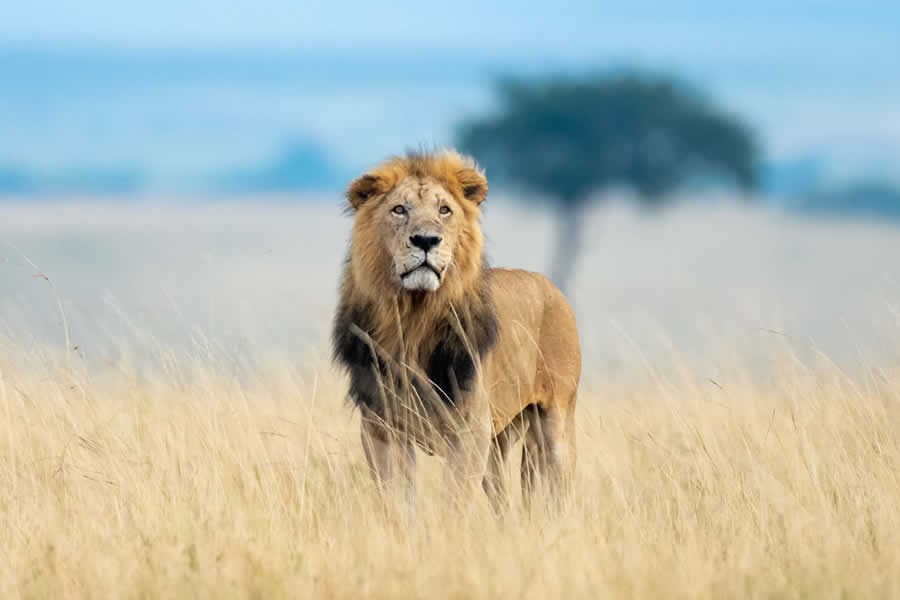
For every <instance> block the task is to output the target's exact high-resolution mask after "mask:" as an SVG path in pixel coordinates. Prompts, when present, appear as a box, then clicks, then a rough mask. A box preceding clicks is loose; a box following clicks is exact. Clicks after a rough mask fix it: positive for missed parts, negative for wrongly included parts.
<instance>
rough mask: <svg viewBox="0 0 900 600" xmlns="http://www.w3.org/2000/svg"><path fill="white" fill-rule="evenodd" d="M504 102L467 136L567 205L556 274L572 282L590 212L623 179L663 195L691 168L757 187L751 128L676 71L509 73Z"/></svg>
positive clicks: (466, 144)
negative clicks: (532, 76)
mask: <svg viewBox="0 0 900 600" xmlns="http://www.w3.org/2000/svg"><path fill="white" fill-rule="evenodd" d="M497 92H498V96H499V100H500V110H499V112H498V113H497V114H495V115H493V116H488V117H484V118H480V119H475V120H472V121H469V122H465V123H463V124H462V125H461V126H460V128H459V145H460V146H461V147H462V148H463V149H464V150H466V151H467V152H469V153H471V154H473V155H474V156H476V157H477V158H478V159H479V160H480V162H482V164H484V165H485V166H486V167H487V168H488V170H489V171H491V172H493V173H494V174H496V175H499V177H500V178H501V179H508V180H510V181H512V182H516V183H520V184H524V186H525V187H527V188H530V189H531V190H533V191H534V192H537V193H538V194H540V195H542V196H545V197H548V198H551V199H552V200H553V201H555V202H556V203H557V205H558V207H559V208H560V209H561V210H559V211H558V213H559V215H560V228H559V233H558V242H557V247H556V251H555V257H554V260H553V267H552V270H551V278H552V279H553V280H554V282H555V283H556V284H557V285H558V286H559V287H560V288H561V289H562V290H563V291H565V290H566V287H567V285H568V282H569V279H570V277H571V274H572V269H573V266H574V263H575V260H576V258H577V254H578V252H579V250H580V239H581V235H582V223H583V222H584V219H583V217H584V212H585V208H586V207H587V205H588V203H589V202H590V201H591V200H592V199H596V198H598V197H602V194H601V193H600V192H603V191H604V189H605V188H609V187H611V186H614V185H619V186H627V187H630V188H632V189H633V190H634V191H635V192H636V198H637V199H638V200H639V201H640V202H642V203H645V204H658V203H661V202H663V201H665V200H666V199H667V198H668V197H670V194H669V192H671V191H672V190H673V189H674V188H675V187H677V186H678V185H679V184H682V183H683V182H684V181H685V180H686V179H687V178H689V177H701V178H702V177H711V178H719V179H723V180H724V181H726V182H728V183H729V184H734V185H737V186H738V187H740V188H743V189H745V190H749V189H753V188H754V187H755V186H756V178H757V162H758V151H757V147H756V143H755V141H754V139H753V136H752V135H751V133H750V131H749V130H748V128H747V127H746V126H745V125H743V124H742V123H741V122H739V121H738V120H737V119H735V118H733V117H731V116H729V115H728V114H726V113H724V112H722V111H720V110H718V109H717V108H715V107H713V106H712V105H710V104H709V103H708V102H707V101H706V100H705V99H704V98H703V97H702V96H701V95H700V94H698V93H696V92H695V91H694V90H693V89H691V88H690V87H688V86H687V85H685V84H682V83H680V82H679V81H677V80H674V79H670V78H666V77H654V76H648V75H641V74H635V73H626V74H617V75H605V76H604V75H598V76H592V77H587V78H568V77H554V78H549V79H539V80H522V79H505V80H501V81H500V82H499V84H498V86H497Z"/></svg>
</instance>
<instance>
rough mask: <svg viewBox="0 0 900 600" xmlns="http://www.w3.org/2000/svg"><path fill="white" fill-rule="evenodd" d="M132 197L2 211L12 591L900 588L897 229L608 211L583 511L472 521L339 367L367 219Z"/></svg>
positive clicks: (581, 431)
mask: <svg viewBox="0 0 900 600" xmlns="http://www.w3.org/2000/svg"><path fill="white" fill-rule="evenodd" d="M117 210H120V211H121V212H115V211H110V210H106V209H98V210H95V211H93V212H91V211H90V210H87V209H84V208H82V207H79V206H75V205H73V206H72V207H69V208H68V209H58V210H57V209H55V208H53V207H50V208H46V209H45V208H31V207H15V206H11V207H10V206H8V207H0V242H3V241H10V242H13V243H14V244H15V247H16V248H17V249H19V250H20V251H21V253H22V254H25V255H27V256H29V257H31V259H32V260H33V263H34V264H33V265H30V264H28V262H27V261H25V260H23V259H22V258H21V257H20V255H19V254H18V253H16V252H13V251H9V252H7V251H6V250H4V251H3V252H2V254H3V256H0V263H2V264H0V597H2V598H45V597H50V598H58V597H96V598H128V597H164V598H171V597H216V598H228V597H263V598H278V597H289V598H310V597H323V598H331V597H350V598H367V597H385V598H388V597H389V598H394V597H456V598H476V597H491V598H493V597H514V598H526V597H527V598H547V597H551V598H552V597H563V598H565V597H666V598H679V597H685V598H687V597H690V598H696V597H706V598H722V597H797V598H799V597H804V598H805V597H814V598H820V597H821V598H837V597H897V596H898V595H900V508H898V507H900V370H898V365H900V359H898V357H900V352H898V349H900V342H898V340H900V335H898V329H900V328H898V326H897V325H898V321H897V314H898V313H897V311H896V310H894V309H892V308H891V307H892V306H896V302H891V299H892V298H896V297H897V290H898V289H900V288H898V286H897V283H896V282H897V281H900V266H898V265H900V263H898V261H896V256H897V252H898V251H900V250H898V248H900V240H898V238H897V236H896V232H894V231H893V230H888V229H886V228H877V227H865V226H854V227H846V228H845V227H840V226H837V225H834V224H827V225H810V224H805V223H791V222H787V221H783V220H778V219H774V218H772V217H770V216H767V215H764V214H756V213H738V212H734V211H731V210H728V211H720V212H715V211H713V212H708V211H707V209H705V208H703V209H702V217H700V218H698V216H699V215H700V213H699V212H697V211H699V210H701V209H691V210H695V212H691V210H688V211H685V212H682V213H678V214H675V215H673V216H671V217H667V218H665V219H658V220H653V221H644V220H642V219H640V218H638V217H632V216H629V215H627V214H626V215H622V214H618V215H617V214H613V215H611V216H607V215H604V218H603V219H598V221H597V224H596V228H597V231H598V234H597V235H596V236H593V235H592V236H588V237H589V239H595V240H600V241H599V242H597V243H596V244H593V245H592V246H591V248H588V251H587V254H586V257H585V259H584V262H583V263H582V265H581V266H580V270H579V272H580V273H581V279H580V280H579V284H578V287H577V289H576V292H575V303H576V308H577V309H578V310H579V322H580V330H581V335H582V339H583V346H584V348H585V357H586V358H585V360H586V362H585V378H584V382H583V385H582V393H581V396H580V400H579V409H578V411H579V414H578V446H579V464H578V469H577V481H576V486H575V488H576V501H575V502H574V504H573V506H571V507H569V508H568V509H567V510H566V511H565V512H564V513H563V514H562V515H560V516H559V517H558V518H550V517H549V516H547V515H546V514H544V513H541V512H538V513H536V514H534V515H525V514H523V512H522V511H521V510H520V508H519V507H518V506H516V507H514V510H513V511H512V512H511V513H510V514H509V515H508V516H507V518H505V519H503V520H500V521H498V520H496V519H495V518H494V517H493V516H492V515H491V513H490V511H489V509H488V508H487V503H486V501H485V500H484V499H483V498H481V497H479V498H477V499H476V501H475V503H474V504H473V505H472V506H469V507H466V508H465V510H464V511H463V512H462V513H461V512H460V510H459V507H457V506H452V505H447V504H446V503H445V502H444V501H443V500H442V496H441V493H440V492H441V490H440V486H439V481H440V463H439V461H437V460H435V459H423V460H422V461H421V464H422V466H423V468H422V469H421V470H420V479H421V481H420V482H419V483H420V494H419V514H418V518H417V520H416V522H415V523H414V524H412V525H407V524H403V523H402V522H398V521H397V520H396V519H394V518H393V517H392V516H391V515H390V514H386V513H385V512H384V511H383V510H381V509H380V508H379V505H378V503H377V502H376V497H375V491H374V489H373V484H372V483H371V481H370V478H369V476H368V473H367V471H366V468H365V463H364V460H363V455H362V449H361V446H360V443H359V437H358V432H357V423H356V417H355V416H354V415H353V414H352V412H351V411H350V410H349V409H348V408H347V407H345V406H344V405H343V404H342V402H341V399H342V396H343V393H344V386H345V383H344V382H343V381H342V380H341V379H340V378H338V377H337V376H336V375H335V373H334V372H333V371H332V369H331V368H330V365H329V364H328V362H327V360H326V356H327V352H326V349H325V346H324V344H323V338H324V334H325V330H326V329H327V320H328V315H329V313H330V310H331V307H332V305H333V293H334V288H335V285H336V284H335V273H336V268H337V266H338V265H339V263H340V260H341V255H342V251H341V247H342V245H343V244H344V242H345V240H346V227H347V225H348V224H347V223H346V222H343V221H339V220H338V219H337V218H335V217H328V218H330V219H331V220H330V221H329V220H327V218H326V216H327V215H330V214H331V213H332V212H333V208H332V207H330V206H329V207H322V208H316V209H308V210H309V213H307V214H304V213H303V212H302V211H300V210H299V209H293V208H290V209H282V208H266V209H262V208H261V209H254V210H253V211H249V210H247V211H245V210H243V209H233V211H232V212H229V211H228V210H224V211H218V210H217V211H208V210H207V209H200V208H197V209H190V210H181V209H174V208H167V209H165V211H163V212H157V211H156V209H154V208H141V207H138V208H134V209H132V208H122V209H117ZM166 211H168V212H166ZM267 211H268V212H267ZM309 214H311V215H313V217H314V218H313V217H309V216H308V215H309ZM488 215H489V218H488V220H489V221H490V220H491V219H493V220H494V221H493V222H494V224H495V225H494V226H493V227H489V228H488V232H489V234H490V233H491V232H495V235H496V237H493V240H494V241H493V244H492V249H493V250H492V251H493V252H494V257H495V263H497V264H514V265H521V266H526V267H532V268H535V267H540V266H541V263H542V258H543V257H544V256H546V239H547V233H548V232H549V229H548V228H547V227H548V226H547V223H546V221H544V220H541V219H535V218H534V216H533V215H532V216H531V217H529V216H528V215H524V216H523V215H521V214H519V213H518V212H513V211H506V210H505V209H502V206H501V208H500V210H497V209H490V210H489V213H488ZM320 217H321V218H320ZM535 240H537V241H539V242H540V244H543V246H540V247H537V246H536V245H535V243H534V242H535ZM311 247H312V248H316V249H318V248H320V247H321V248H323V250H322V251H321V252H319V251H318V250H317V251H316V252H312V253H311V252H310V251H309V248H311ZM723 248H727V249H728V251H727V252H726V251H723ZM4 261H5V262H4ZM38 273H41V274H46V275H47V276H48V277H49V278H50V281H51V282H52V283H54V285H55V286H56V288H55V289H56V291H57V294H58V295H57V294H54V288H51V287H50V286H49V285H48V283H47V281H46V280H45V279H42V278H40V277H36V275H37V274H38ZM297 273H299V275H297ZM60 310H63V311H64V312H65V314H66V315H67V319H65V320H63V319H62V318H61V316H60V314H59V311H60ZM644 316H647V317H648V319H647V320H649V321H650V324H649V325H647V320H644ZM645 325H647V326H646V327H645ZM656 325H658V326H659V327H658V328H657V327H655V326H656ZM763 329H777V330H778V333H770V332H767V331H762V330H763ZM659 330H662V331H666V332H667V333H668V334H670V335H669V337H668V338H662V339H661V338H659V337H658V336H656V333H657V332H658V331H659ZM782 334H787V335H782ZM66 338H69V339H70V340H71V341H70V344H71V346H72V347H71V348H70V350H69V352H68V353H63V352H62V351H61V345H62V343H63V340H65V339H66ZM660 339H661V341H660ZM697 340H699V341H700V342H699V343H696V342H697ZM810 340H814V343H811V341H810ZM76 347H77V348H76ZM820 350H824V354H827V355H828V356H832V357H835V360H836V363H832V362H830V361H828V360H826V359H825V358H823V354H820V353H819V351H820ZM66 355H68V356H67V357H66ZM512 471H514V469H511V472H512Z"/></svg>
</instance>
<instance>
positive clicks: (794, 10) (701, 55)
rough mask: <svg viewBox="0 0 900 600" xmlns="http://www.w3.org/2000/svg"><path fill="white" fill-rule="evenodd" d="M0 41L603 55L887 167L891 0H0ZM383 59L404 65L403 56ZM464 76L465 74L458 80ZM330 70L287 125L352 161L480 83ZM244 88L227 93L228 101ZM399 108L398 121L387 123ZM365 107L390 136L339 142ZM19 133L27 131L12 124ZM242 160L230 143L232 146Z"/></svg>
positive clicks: (811, 144)
mask: <svg viewBox="0 0 900 600" xmlns="http://www.w3.org/2000/svg"><path fill="white" fill-rule="evenodd" d="M2 45H6V46H22V47H29V48H39V49H48V48H50V49H52V48H56V49H63V50H62V51H65V49H67V48H79V47H82V48H83V47H88V48H101V49H103V52H105V53H107V54H115V53H116V52H117V51H118V50H119V49H121V50H122V51H123V52H125V51H141V52H149V53H153V52H160V51H163V50H165V51H174V52H188V53H190V52H215V51H232V52H247V53H263V54H265V53H270V54H271V55H273V56H274V55H278V54H279V53H283V54H290V53H298V52H299V53H307V54H312V55H320V56H340V55H344V56H355V57H367V56H387V57H391V56H393V57H398V56H399V57H403V56H406V57H416V56H432V55H433V56H437V57H440V60H439V61H438V62H436V63H435V64H438V65H440V67H439V68H440V69H447V70H449V69H451V68H452V65H453V64H454V58H455V57H465V62H466V64H469V65H473V64H474V65H476V66H477V65H482V66H483V68H484V69H485V70H490V69H491V68H496V66H497V65H509V64H513V65H515V66H516V68H519V69H535V70H547V69H552V68H554V67H562V68H570V69H575V70H579V69H587V68H591V67H595V66H600V67H603V66H609V65H616V64H632V65H639V66H644V67H648V68H653V69H670V70H673V71H675V72H677V73H680V74H682V75H684V76H686V77H688V78H690V79H693V80H696V81H698V82H699V83H700V84H702V85H704V86H705V87H706V88H708V89H709V90H710V93H711V94H712V95H713V96H714V97H715V98H717V99H720V100H722V101H723V102H725V103H727V104H728V106H730V107H731V108H732V109H733V110H735V111H736V112H738V113H740V114H743V115H746V116H747V117H748V118H750V119H751V120H752V121H753V122H754V123H755V124H757V125H758V127H759V129H760V131H761V133H762V134H763V136H764V138H765V142H766V146H767V148H768V150H769V152H770V155H771V156H773V157H774V158H776V159H790V158H792V157H798V156H803V155H806V154H814V153H820V154H821V153H822V152H827V153H829V154H830V155H831V156H832V157H833V159H834V162H835V164H837V165H838V166H839V168H844V167H846V168H849V169H851V170H852V169H859V168H868V167H867V165H870V166H871V165H874V167H873V168H875V169H876V170H881V171H886V170H890V169H892V168H894V167H895V166H900V75H898V74H900V2H897V1H896V0H895V1H879V2H866V1H856V2H852V1H849V0H845V1H842V2H837V1H818V2H813V1H809V0H795V1H784V0H781V1H773V0H757V1H755V2H746V1H741V2H725V1H719V2H714V1H693V2H649V1H646V0H637V1H631V2H627V3H625V2H589V1H584V0H575V1H570V2H566V3H563V4H559V3H555V2H554V3H550V2H537V3H535V2H531V3H528V4H526V3H524V2H511V1H507V0H502V1H499V2H471V1H462V2H460V1H457V2H451V3H429V2H421V1H419V2H408V1H401V2H392V3H367V2H314V3H312V2H308V3H302V2H296V1H293V2H292V1H288V0H256V1H253V2H250V1H245V0H241V1H231V2H223V1H213V0H194V1H183V2H182V1H175V0H157V1H156V2H118V1H115V2H114V1H112V0H78V1H77V2H76V1H73V0H29V1H28V2H5V3H3V5H2V7H0V46H2ZM386 60H387V62H390V60H389V59H386ZM460 60H463V59H462V58H460ZM395 62H396V64H398V65H400V66H398V67H397V68H401V69H402V68H404V67H403V65H404V64H405V63H404V61H403V60H398V61H395ZM407 62H408V61H407ZM380 64H387V63H386V62H385V61H382V63H380ZM0 66H2V65H0ZM358 71H359V65H357V68H356V71H355V72H357V73H358ZM348 73H349V72H348ZM470 75H471V74H469V75H466V76H465V77H464V78H466V77H468V78H469V79H471V77H470ZM335 76H336V77H340V74H336V75H335ZM348 77H349V75H348ZM376 79H377V77H376ZM342 83H343V88H344V89H343V91H342V92H340V93H336V94H335V95H334V96H328V95H327V94H324V95H323V94H322V92H321V90H320V92H318V93H319V94H320V97H321V101H320V102H318V103H316V101H315V98H316V94H311V95H310V98H311V99H310V100H309V101H308V102H306V103H305V104H304V105H303V107H302V110H304V111H306V113H305V114H307V115H312V114H316V115H317V117H316V118H312V117H309V118H308V120H307V121H306V122H301V121H298V120H295V121H292V123H293V124H292V126H293V127H295V128H296V130H297V131H300V132H303V131H308V132H310V133H311V134H313V135H315V136H316V137H319V138H323V137H324V138H331V139H333V140H337V141H336V144H337V146H338V147H337V148H336V151H337V152H338V153H339V154H340V155H342V156H343V157H347V158H348V159H349V160H350V161H351V162H353V161H361V160H364V159H367V158H368V157H369V156H370V155H374V154H376V153H380V152H383V151H385V150H386V149H387V148H389V147H392V146H393V145H396V144H397V143H398V142H399V140H400V138H401V137H402V138H404V139H407V138H409V139H411V140H412V143H415V142H418V141H425V142H428V141H433V140H438V141H441V140H443V139H445V138H446V137H447V136H448V131H449V128H450V126H451V124H452V121H453V120H454V119H456V118H457V117H458V116H459V114H461V112H466V111H469V112H471V111H472V110H474V109H476V108H478V107H479V106H482V105H483V104H484V102H485V98H487V93H486V92H484V91H479V90H476V89H473V88H472V83H471V81H469V83H467V84H466V85H469V86H470V87H469V88H466V89H465V90H463V89H462V87H457V88H454V89H452V90H451V89H449V85H450V84H448V89H447V90H444V89H442V87H441V86H440V85H436V84H435V83H434V82H433V81H432V82H430V83H428V84H427V85H425V84H424V83H423V84H422V86H421V87H416V86H414V85H413V86H410V85H407V86H406V87H404V88H403V90H402V92H400V91H396V92H395V93H394V95H391V93H390V92H388V91H385V90H384V89H378V87H377V86H374V87H373V86H372V84H371V82H369V83H367V86H368V87H367V88H366V91H365V94H366V96H367V98H366V101H363V100H361V99H359V98H354V96H353V90H352V86H353V81H352V80H350V79H347V80H346V81H343V82H342ZM403 94H405V95H406V96H404V97H401V95H403ZM409 94H421V98H410V97H409ZM242 97H245V96H235V97H234V99H233V102H241V101H242V100H241V98H242ZM369 98H371V102H369V101H368V99H369ZM293 101H294V100H293V99H292V98H291V99H289V98H287V97H285V98H284V99H283V100H282V101H281V102H282V103H281V104H279V105H278V106H279V110H284V111H287V110H289V109H288V108H287V107H285V103H287V102H293ZM247 102H259V106H260V109H261V110H271V103H272V102H274V100H271V99H270V100H265V101H263V100H261V99H260V98H259V97H254V98H250V99H249V100H247ZM341 107H343V110H344V112H343V113H342V112H341V110H342V108H341ZM298 108H299V107H298ZM361 111H362V112H361ZM406 118H408V119H409V131H408V132H403V131H397V129H398V128H402V127H403V124H404V122H405V119H406ZM366 119H369V120H374V121H379V120H380V121H382V125H381V126H382V127H383V128H385V129H386V128H387V127H388V126H389V127H390V128H392V133H393V134H394V135H393V136H392V135H388V134H386V133H385V134H384V135H380V137H379V134H378V127H379V123H378V122H373V123H371V125H370V128H371V133H372V135H373V136H374V137H377V138H378V139H379V140H380V142H379V144H376V145H375V146H373V148H372V149H371V150H365V149H360V148H356V147H353V146H352V145H350V144H349V143H345V142H342V141H340V138H342V137H344V138H347V137H349V136H350V135H351V133H353V131H351V130H350V129H347V128H344V129H342V128H341V127H342V126H341V124H342V123H345V122H355V123H356V125H355V127H358V128H363V129H365V128H366V127H367V126H366V123H365V120H366ZM275 126H276V125H275V124H273V125H272V127H273V128H274V127H275ZM20 134H21V137H22V138H23V139H24V138H27V137H28V132H27V131H25V130H22V131H20ZM401 134H407V135H401ZM248 143H249V142H248ZM266 143H268V142H266ZM259 144H260V148H258V149H256V150H255V152H257V154H259V153H261V152H263V149H262V145H263V142H262V141H259ZM32 150H33V151H34V152H35V153H37V152H39V151H40V150H41V149H39V148H33V149H32ZM2 152H3V148H0V155H2ZM241 159H242V157H240V156H237V155H235V156H234V160H235V161H238V160H241Z"/></svg>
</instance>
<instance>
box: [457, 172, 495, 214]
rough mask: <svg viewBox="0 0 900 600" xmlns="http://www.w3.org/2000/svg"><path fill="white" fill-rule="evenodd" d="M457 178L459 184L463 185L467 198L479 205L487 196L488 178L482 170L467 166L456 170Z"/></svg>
mask: <svg viewBox="0 0 900 600" xmlns="http://www.w3.org/2000/svg"><path fill="white" fill-rule="evenodd" d="M456 178H457V180H459V185H460V187H462V193H463V196H465V198H466V200H469V201H470V202H474V203H475V205H476V206H478V205H479V204H481V203H482V202H484V199H485V198H487V193H488V184H487V178H485V176H484V173H482V172H481V171H480V170H478V169H472V168H469V167H466V168H464V169H460V170H459V171H457V172H456Z"/></svg>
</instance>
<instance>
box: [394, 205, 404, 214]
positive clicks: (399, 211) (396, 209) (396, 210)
mask: <svg viewBox="0 0 900 600" xmlns="http://www.w3.org/2000/svg"><path fill="white" fill-rule="evenodd" d="M391 212H392V213H394V214H395V215H405V214H406V207H405V206H403V205H402V204H398V205H397V206H395V207H394V208H392V209H391Z"/></svg>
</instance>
